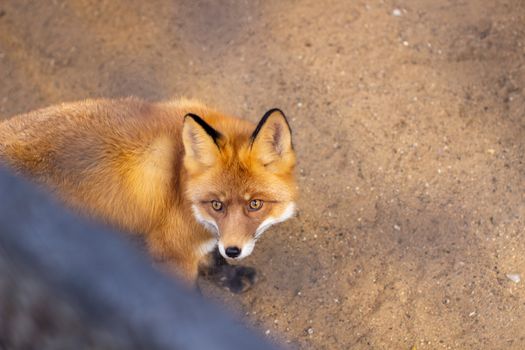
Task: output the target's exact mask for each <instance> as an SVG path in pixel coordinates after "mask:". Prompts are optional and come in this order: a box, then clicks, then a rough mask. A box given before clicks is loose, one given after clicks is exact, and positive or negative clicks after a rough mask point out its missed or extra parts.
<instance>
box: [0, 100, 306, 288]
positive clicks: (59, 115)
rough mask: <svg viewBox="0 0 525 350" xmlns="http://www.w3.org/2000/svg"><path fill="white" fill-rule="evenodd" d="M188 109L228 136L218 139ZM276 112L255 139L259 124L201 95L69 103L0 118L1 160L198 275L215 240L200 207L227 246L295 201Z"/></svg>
mask: <svg viewBox="0 0 525 350" xmlns="http://www.w3.org/2000/svg"><path fill="white" fill-rule="evenodd" d="M187 113H194V114H196V115H198V116H200V117H201V118H202V119H203V120H204V121H205V122H206V123H207V124H208V125H210V126H211V127H212V128H213V129H215V130H217V131H218V133H220V135H221V138H220V139H219V140H217V142H216V143H214V141H213V139H212V138H211V137H210V135H208V134H207V133H206V132H205V130H204V129H203V128H202V127H201V125H198V123H195V121H194V120H192V119H191V118H184V116H185V115H186V114H187ZM274 114H275V116H274V115H271V116H270V117H269V118H268V121H267V123H266V124H265V125H263V127H262V129H261V131H260V133H259V134H260V135H261V136H260V137H259V136H257V137H256V138H255V140H251V139H250V135H252V133H253V131H254V128H255V125H253V124H252V123H250V122H248V121H245V120H242V119H238V118H234V117H230V116H225V115H223V114H220V113H218V112H217V111H214V110H212V109H209V108H207V107H206V106H204V105H202V104H200V103H198V102H195V101H189V100H176V101H171V102H166V103H147V102H144V101H141V100H139V99H136V98H128V99H121V100H107V99H101V100H87V101H83V102H76V103H65V104H62V105H59V106H53V107H49V108H44V109H40V110H37V111H34V112H31V113H28V114H25V115H19V116H16V117H13V118H11V119H10V120H8V121H5V122H3V123H1V124H0V162H3V163H5V164H7V165H8V166H10V167H11V168H12V169H14V170H15V171H17V172H18V173H20V174H23V175H25V176H27V177H29V178H30V179H32V180H34V181H35V182H37V183H39V184H41V185H42V186H43V187H45V188H48V189H50V190H51V191H53V192H54V193H55V194H56V195H57V196H58V197H59V198H60V199H61V200H63V201H64V202H65V203H66V204H67V205H69V206H71V207H73V208H75V209H77V210H78V211H80V212H81V213H85V214H88V215H90V216H92V217H95V218H97V219H101V220H103V221H105V222H107V223H109V224H111V225H113V226H116V227H118V228H120V229H122V230H125V231H129V232H133V233H137V234H142V235H145V238H146V241H147V244H148V247H149V250H150V252H151V254H152V255H153V256H154V257H155V258H156V259H157V260H159V261H163V262H166V263H167V264H170V265H173V266H174V267H175V270H176V271H177V272H178V273H179V274H180V276H182V277H183V278H184V279H186V280H189V281H194V280H195V278H196V276H197V269H198V265H199V262H200V261H201V260H202V259H203V256H204V255H205V253H206V252H207V251H206V250H203V249H201V247H203V246H206V242H210V240H212V239H214V237H215V236H214V235H213V234H212V233H211V232H209V231H208V230H206V229H205V228H204V226H202V225H201V224H199V223H198V222H197V220H196V219H195V216H194V211H195V210H197V209H196V208H198V210H199V213H200V214H201V215H202V216H204V219H205V220H209V221H210V220H213V221H214V222H215V223H216V226H218V228H219V230H220V237H219V238H218V239H219V241H221V242H222V244H225V245H232V244H233V245H242V244H244V243H245V241H246V240H247V239H249V236H250V235H252V237H253V234H254V232H255V231H254V230H255V229H256V228H257V225H258V224H260V223H261V222H263V221H264V220H265V219H266V218H268V217H270V216H272V217H278V216H279V215H281V212H282V211H283V210H284V209H285V208H284V206H285V205H286V204H287V203H291V202H292V201H293V200H294V198H295V195H296V190H295V182H294V178H293V168H294V164H295V155H294V153H293V150H292V148H291V136H288V135H289V129H283V128H284V126H286V127H287V124H284V123H285V122H286V121H285V119H284V116H282V117H280V116H279V115H280V114H279V113H277V112H276V113H274ZM272 128H273V129H272ZM275 128H277V129H278V130H277V129H275ZM283 130H284V131H285V133H284V134H282V132H283ZM272 135H273V136H272ZM283 135H284V136H283ZM272 137H274V138H273V139H272ZM288 137H290V139H288ZM279 142H280V143H279ZM283 147H284V148H283ZM283 150H284V151H283ZM258 196H259V197H264V198H259V197H258ZM219 198H220V199H221V200H223V201H224V203H225V206H226V205H227V208H228V211H227V213H223V214H224V215H222V216H221V217H214V214H216V213H213V212H212V211H210V210H212V209H211V207H210V204H209V203H210V201H211V200H214V199H219ZM254 198H257V199H263V200H265V201H267V203H268V204H267V205H266V207H265V206H264V205H263V208H261V210H260V211H259V212H258V213H257V215H256V216H254V215H253V213H252V212H249V211H248V212H247V211H246V210H245V209H246V203H247V201H249V200H252V199H254ZM194 207H195V208H194ZM239 208H240V209H239ZM234 209H235V210H234ZM262 209H264V210H262ZM201 219H202V217H201ZM212 231H213V230H212Z"/></svg>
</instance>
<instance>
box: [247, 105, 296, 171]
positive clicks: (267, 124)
mask: <svg viewBox="0 0 525 350" xmlns="http://www.w3.org/2000/svg"><path fill="white" fill-rule="evenodd" d="M250 147H251V150H252V152H254V154H255V155H256V157H257V158H258V159H259V161H260V162H261V163H262V164H263V165H264V166H265V167H267V168H268V169H269V170H271V171H274V172H277V171H289V170H290V169H291V168H292V167H293V166H294V165H295V153H294V151H293V145H292V131H291V129H290V125H289V124H288V121H287V120H286V117H285V115H284V113H283V112H282V111H281V110H280V109H277V108H274V109H270V110H269V111H268V112H266V113H265V114H264V116H263V117H262V118H261V121H259V124H257V127H256V128H255V131H254V132H253V134H252V136H251V137H250Z"/></svg>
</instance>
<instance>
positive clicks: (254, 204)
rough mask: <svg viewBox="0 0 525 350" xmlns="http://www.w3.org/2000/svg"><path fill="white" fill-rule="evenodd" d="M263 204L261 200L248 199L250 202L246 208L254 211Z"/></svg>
mask: <svg viewBox="0 0 525 350" xmlns="http://www.w3.org/2000/svg"><path fill="white" fill-rule="evenodd" d="M262 206H263V201H262V200H260V199H252V200H251V201H250V204H249V205H248V208H249V210H250V211H256V210H259V209H261V208H262Z"/></svg>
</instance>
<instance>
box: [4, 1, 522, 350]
mask: <svg viewBox="0 0 525 350" xmlns="http://www.w3.org/2000/svg"><path fill="white" fill-rule="evenodd" d="M524 23H525V3H523V1H521V0H468V1H467V0H460V1H451V0H450V1H433V0H411V1H409V0H399V1H389V0H385V1H379V0H378V1H361V0H357V1H351V2H350V1H309V0H305V1H241V0H239V1H221V2H219V1H212V0H207V1H202V0H199V1H185V2H183V1H180V2H177V1H176V2H174V1H140V0H127V1H124V0H106V1H95V0H69V1H40V2H34V1H29V0H6V1H2V2H0V82H1V84H0V116H2V117H8V116H10V115H14V114H17V113H20V112H25V111H29V110H31V109H34V108H37V107H43V106H46V105H49V104H54V103H58V102H63V101H71V100H78V99H84V98H88V97H100V96H103V97H116V96H128V95H137V96H140V97H144V98H147V99H150V100H161V99H167V98H170V97H172V96H189V97H196V98H199V99H201V100H203V101H204V102H206V103H208V104H210V105H213V106H216V107H217V108H219V109H221V110H224V111H226V112H230V113H232V114H235V115H240V116H245V117H246V118H249V119H251V120H254V121H256V120H257V119H258V118H260V116H261V115H262V114H263V113H264V112H265V111H266V110H267V109H269V108H271V107H277V106H278V107H280V108H281V109H283V110H284V111H285V112H286V113H287V115H288V116H289V119H290V123H291V125H292V128H293V130H294V136H295V139H294V141H295V146H296V149H297V152H298V157H299V164H298V169H297V175H298V178H299V185H300V189H301V199H300V201H299V207H300V212H299V215H298V217H297V218H296V219H294V220H292V221H289V222H287V223H286V224H283V225H281V226H279V227H276V228H274V229H272V230H271V231H270V232H268V233H266V235H265V236H264V238H263V239H262V240H261V241H260V242H259V243H258V246H257V247H256V249H255V252H254V254H253V255H252V256H251V257H249V258H248V259H247V260H246V261H245V263H246V264H248V265H253V266H256V267H257V269H258V271H259V273H260V276H261V279H260V281H259V283H258V284H257V285H256V286H255V287H254V289H252V290H251V291H249V292H247V293H246V294H244V295H241V296H238V295H231V294H229V293H228V292H225V291H223V290H220V289H217V288H214V287H213V286H210V285H205V286H204V287H205V288H204V291H205V294H206V295H208V296H209V297H211V298H216V299H217V300H218V301H220V302H222V303H225V304H226V305H228V307H229V308H231V309H232V310H233V311H234V312H236V313H238V314H239V315H240V316H241V317H243V318H245V320H246V322H248V323H249V324H251V325H253V326H254V327H256V328H258V329H260V331H261V332H263V333H266V334H268V336H269V337H270V338H272V339H275V340H276V341H280V342H282V343H284V344H288V345H289V346H290V347H292V348H300V349H349V348H352V349H410V348H411V347H412V346H414V345H416V346H417V349H507V350H508V349H523V348H525V287H524V282H523V281H521V282H518V283H516V282H513V281H512V280H511V279H509V278H508V277H507V275H508V274H520V275H521V277H522V278H525V254H524V252H525V90H524V87H525V26H524ZM511 277H512V276H511Z"/></svg>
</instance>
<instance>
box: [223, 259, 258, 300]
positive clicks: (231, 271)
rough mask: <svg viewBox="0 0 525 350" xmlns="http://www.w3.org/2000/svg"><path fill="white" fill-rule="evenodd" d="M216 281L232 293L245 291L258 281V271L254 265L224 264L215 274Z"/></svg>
mask: <svg viewBox="0 0 525 350" xmlns="http://www.w3.org/2000/svg"><path fill="white" fill-rule="evenodd" d="M213 279H214V280H215V282H216V283H217V284H218V285H219V286H221V287H224V288H226V289H228V290H229V291H230V292H232V293H237V294H239V293H244V292H246V291H248V290H250V288H252V286H253V285H254V284H255V283H256V282H257V272H256V271H255V269H254V268H253V267H248V266H236V265H223V266H221V267H220V269H219V271H218V272H217V273H216V274H215V276H214V278H213Z"/></svg>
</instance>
